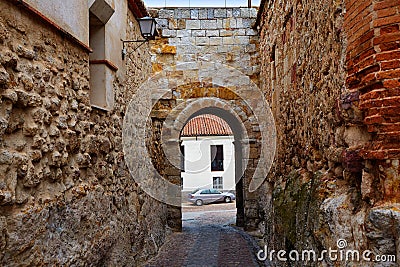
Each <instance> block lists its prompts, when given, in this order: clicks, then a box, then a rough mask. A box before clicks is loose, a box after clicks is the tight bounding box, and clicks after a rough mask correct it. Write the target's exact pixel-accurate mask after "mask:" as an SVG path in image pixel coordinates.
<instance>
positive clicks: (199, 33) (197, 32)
mask: <svg viewBox="0 0 400 267" xmlns="http://www.w3.org/2000/svg"><path fill="white" fill-rule="evenodd" d="M204 36H206V31H205V30H193V31H192V37H204Z"/></svg>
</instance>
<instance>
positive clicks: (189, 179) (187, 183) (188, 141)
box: [181, 136, 235, 191]
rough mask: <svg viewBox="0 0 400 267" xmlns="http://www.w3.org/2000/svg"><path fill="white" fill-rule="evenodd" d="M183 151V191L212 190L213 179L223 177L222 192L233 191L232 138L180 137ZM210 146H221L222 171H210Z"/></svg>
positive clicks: (233, 152)
mask: <svg viewBox="0 0 400 267" xmlns="http://www.w3.org/2000/svg"><path fill="white" fill-rule="evenodd" d="M181 140H182V145H183V146H184V149H185V172H182V173H181V176H182V178H183V188H182V190H183V191H192V190H194V189H197V188H212V186H213V177H218V176H222V177H223V186H224V187H223V190H235V148H234V144H233V141H234V137H233V136H200V137H197V140H196V137H182V138H181ZM211 145H223V151H224V152H223V153H224V171H211V149H210V147H211Z"/></svg>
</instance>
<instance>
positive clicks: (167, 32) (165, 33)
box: [162, 29, 176, 37]
mask: <svg viewBox="0 0 400 267" xmlns="http://www.w3.org/2000/svg"><path fill="white" fill-rule="evenodd" d="M162 36H163V37H176V30H170V29H163V30H162Z"/></svg>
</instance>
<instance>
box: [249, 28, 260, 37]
mask: <svg viewBox="0 0 400 267" xmlns="http://www.w3.org/2000/svg"><path fill="white" fill-rule="evenodd" d="M246 35H249V36H256V35H258V32H257V31H256V30H253V29H246Z"/></svg>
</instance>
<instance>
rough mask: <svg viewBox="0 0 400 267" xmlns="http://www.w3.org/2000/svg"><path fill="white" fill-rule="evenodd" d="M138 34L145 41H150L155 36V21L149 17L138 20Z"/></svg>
mask: <svg viewBox="0 0 400 267" xmlns="http://www.w3.org/2000/svg"><path fill="white" fill-rule="evenodd" d="M138 21H139V26H140V32H141V34H142V36H143V38H145V39H151V38H153V37H154V36H155V31H156V20H155V19H153V18H150V17H144V18H141V19H138Z"/></svg>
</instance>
